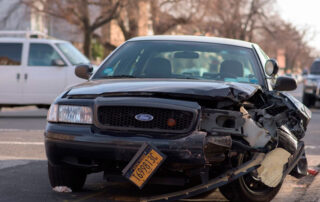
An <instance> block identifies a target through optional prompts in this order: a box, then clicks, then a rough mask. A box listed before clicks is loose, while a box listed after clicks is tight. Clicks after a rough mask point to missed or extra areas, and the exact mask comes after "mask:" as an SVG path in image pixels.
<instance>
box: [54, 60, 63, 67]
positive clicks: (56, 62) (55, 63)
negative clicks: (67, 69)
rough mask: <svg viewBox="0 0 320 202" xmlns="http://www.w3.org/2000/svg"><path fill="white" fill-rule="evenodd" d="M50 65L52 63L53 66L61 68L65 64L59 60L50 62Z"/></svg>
mask: <svg viewBox="0 0 320 202" xmlns="http://www.w3.org/2000/svg"><path fill="white" fill-rule="evenodd" d="M51 63H52V65H53V66H58V67H63V66H65V63H64V62H63V60H61V59H55V60H52V62H51Z"/></svg>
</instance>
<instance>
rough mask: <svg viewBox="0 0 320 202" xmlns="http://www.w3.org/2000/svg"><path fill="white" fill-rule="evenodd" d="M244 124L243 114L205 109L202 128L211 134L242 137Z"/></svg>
mask: <svg viewBox="0 0 320 202" xmlns="http://www.w3.org/2000/svg"><path fill="white" fill-rule="evenodd" d="M243 123H244V120H243V119H242V113H241V112H237V111H231V110H217V109H203V112H202V120H201V126H200V128H201V130H204V131H207V132H209V133H220V134H226V135H230V134H232V135H242V129H241V127H242V126H243Z"/></svg>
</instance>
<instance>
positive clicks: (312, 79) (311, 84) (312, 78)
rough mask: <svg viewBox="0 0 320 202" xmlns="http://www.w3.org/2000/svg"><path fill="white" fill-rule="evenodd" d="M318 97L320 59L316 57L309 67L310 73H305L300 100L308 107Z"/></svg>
mask: <svg viewBox="0 0 320 202" xmlns="http://www.w3.org/2000/svg"><path fill="white" fill-rule="evenodd" d="M319 99H320V59H316V60H315V61H314V62H313V63H312V65H311V67H310V73H309V74H307V75H306V76H305V78H304V82H303V95H302V102H303V104H305V105H306V106H308V107H312V106H314V105H315V103H316V101H317V100H319Z"/></svg>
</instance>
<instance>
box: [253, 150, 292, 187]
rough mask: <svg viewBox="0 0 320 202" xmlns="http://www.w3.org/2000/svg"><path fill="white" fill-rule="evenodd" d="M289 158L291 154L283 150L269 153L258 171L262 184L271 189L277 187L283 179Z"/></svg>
mask: <svg viewBox="0 0 320 202" xmlns="http://www.w3.org/2000/svg"><path fill="white" fill-rule="evenodd" d="M289 157H290V153H289V152H287V151H286V150H285V149H282V148H276V149H274V150H272V151H271V152H269V153H267V155H266V157H265V158H264V159H263V161H262V162H261V166H260V167H259V168H258V169H257V172H258V178H259V179H261V182H262V183H264V184H265V185H267V186H269V187H276V186H277V185H278V184H279V183H280V182H281V180H282V178H283V171H284V165H285V164H286V163H288V159H289Z"/></svg>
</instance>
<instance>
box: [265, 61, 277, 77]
mask: <svg viewBox="0 0 320 202" xmlns="http://www.w3.org/2000/svg"><path fill="white" fill-rule="evenodd" d="M264 70H265V72H266V74H267V75H268V76H272V77H274V76H275V75H276V74H277V73H278V70H279V66H278V62H277V61H276V60H275V59H269V60H267V62H266V64H265V65H264Z"/></svg>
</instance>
